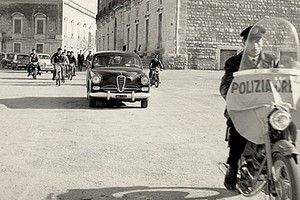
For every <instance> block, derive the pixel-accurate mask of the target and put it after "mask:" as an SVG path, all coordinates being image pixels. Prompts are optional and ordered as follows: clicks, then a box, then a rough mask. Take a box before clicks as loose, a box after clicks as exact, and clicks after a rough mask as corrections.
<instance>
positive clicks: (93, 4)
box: [72, 0, 98, 13]
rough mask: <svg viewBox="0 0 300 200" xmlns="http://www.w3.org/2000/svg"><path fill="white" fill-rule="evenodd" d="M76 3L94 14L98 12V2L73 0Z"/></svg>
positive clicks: (94, 0)
mask: <svg viewBox="0 0 300 200" xmlns="http://www.w3.org/2000/svg"><path fill="white" fill-rule="evenodd" d="M72 1H73V2H75V3H78V4H79V5H81V6H83V7H85V8H87V9H89V10H91V11H93V12H94V13H96V12H97V2H98V0H72Z"/></svg>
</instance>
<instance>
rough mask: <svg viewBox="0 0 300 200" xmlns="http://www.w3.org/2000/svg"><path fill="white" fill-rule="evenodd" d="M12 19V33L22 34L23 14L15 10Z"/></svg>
mask: <svg viewBox="0 0 300 200" xmlns="http://www.w3.org/2000/svg"><path fill="white" fill-rule="evenodd" d="M11 16H12V20H13V33H14V34H22V33H23V19H24V15H23V14H22V13H19V12H15V13H13V14H12V15H11Z"/></svg>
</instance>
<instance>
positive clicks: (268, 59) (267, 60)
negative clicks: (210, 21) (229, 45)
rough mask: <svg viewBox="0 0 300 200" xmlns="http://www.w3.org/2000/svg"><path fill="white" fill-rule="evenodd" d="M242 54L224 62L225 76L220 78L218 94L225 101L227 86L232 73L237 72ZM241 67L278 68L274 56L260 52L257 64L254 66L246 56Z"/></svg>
mask: <svg viewBox="0 0 300 200" xmlns="http://www.w3.org/2000/svg"><path fill="white" fill-rule="evenodd" d="M242 56H243V52H241V53H239V54H238V55H236V56H233V57H231V58H229V59H228V60H227V61H226V62H225V67H224V69H225V74H224V76H223V77H222V80H221V84H220V88H219V90H220V93H221V95H222V97H223V98H224V99H226V95H227V92H228V89H229V86H230V84H231V82H232V80H233V73H234V72H237V71H239V68H240V64H241V60H242ZM243 60H244V61H243V62H244V63H243V67H244V70H246V69H258V68H270V67H272V68H277V67H278V63H279V62H278V59H276V57H275V56H273V55H271V54H267V53H263V52H261V54H260V55H259V57H258V60H257V63H256V64H254V63H253V62H252V61H251V60H250V59H249V57H248V56H246V57H245V58H244V59H243Z"/></svg>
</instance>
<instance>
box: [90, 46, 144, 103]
mask: <svg viewBox="0 0 300 200" xmlns="http://www.w3.org/2000/svg"><path fill="white" fill-rule="evenodd" d="M86 75H87V76H86V88H87V98H88V99H89V106H90V107H95V106H96V101H108V102H114V101H117V102H121V101H126V102H135V101H140V102H141V107H142V108H147V107H148V100H149V97H150V85H149V78H148V76H147V74H146V73H145V72H144V71H143V67H142V62H141V59H140V57H139V56H138V55H137V54H135V53H133V52H125V51H101V52H97V53H95V54H94V55H93V59H92V62H91V63H90V64H89V65H88V66H87V74H86Z"/></svg>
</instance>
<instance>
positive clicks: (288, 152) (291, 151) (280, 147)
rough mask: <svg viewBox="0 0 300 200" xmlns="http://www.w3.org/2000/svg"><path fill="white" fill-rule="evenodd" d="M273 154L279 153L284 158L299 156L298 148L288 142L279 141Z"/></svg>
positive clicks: (273, 148) (273, 149)
mask: <svg viewBox="0 0 300 200" xmlns="http://www.w3.org/2000/svg"><path fill="white" fill-rule="evenodd" d="M272 152H273V153H274V152H279V153H281V154H282V155H283V156H292V155H299V153H298V151H297V149H296V147H295V146H294V145H293V144H292V143H290V142H289V141H287V140H279V141H277V142H276V143H275V144H274V145H273V147H272Z"/></svg>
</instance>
